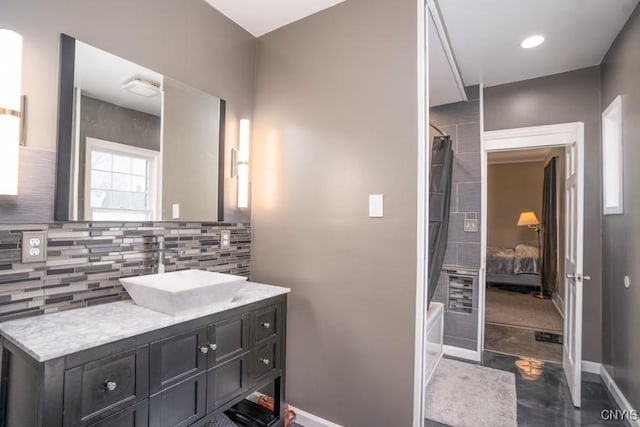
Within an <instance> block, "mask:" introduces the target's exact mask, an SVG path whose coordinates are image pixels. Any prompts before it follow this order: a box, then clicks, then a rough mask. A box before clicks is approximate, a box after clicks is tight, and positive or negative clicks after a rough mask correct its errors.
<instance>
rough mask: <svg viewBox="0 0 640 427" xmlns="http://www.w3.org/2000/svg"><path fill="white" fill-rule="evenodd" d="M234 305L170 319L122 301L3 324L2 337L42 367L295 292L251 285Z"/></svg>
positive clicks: (239, 295) (277, 287)
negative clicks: (123, 341) (41, 364)
mask: <svg viewBox="0 0 640 427" xmlns="http://www.w3.org/2000/svg"><path fill="white" fill-rule="evenodd" d="M246 283H247V286H246V287H245V288H244V289H243V290H242V291H241V292H240V294H238V296H236V297H235V298H234V299H233V301H231V302H230V303H228V304H225V305H216V306H212V307H210V308H208V309H205V310H201V311H197V312H192V313H189V314H185V315H182V316H170V315H168V314H164V313H160V312H158V311H153V310H149V309H147V308H144V307H141V306H139V305H136V304H134V303H133V301H131V300H128V301H120V302H114V303H107V304H101V305H96V306H92V307H86V308H78V309H75V310H69V311H62V312H59V313H52V314H44V315H41V316H34V317H26V318H22V319H16V320H10V321H7V322H3V323H0V334H2V335H3V336H4V337H5V338H6V339H8V340H9V341H11V342H12V343H13V344H15V345H16V346H18V347H19V348H20V349H21V350H23V351H24V352H26V353H27V354H29V355H30V356H31V357H33V358H34V359H35V360H37V361H39V362H45V361H47V360H51V359H55V358H57V357H62V356H66V355H68V354H72V353H76V352H78V351H82V350H86V349H88V348H92V347H97V346H99V345H103V344H108V343H111V342H115V341H119V340H121V339H125V338H130V337H133V336H136V335H140V334H144V333H146V332H151V331H154V330H157V329H162V328H165V327H168V326H172V325H176V324H178V323H182V322H186V321H189V320H193V319H197V318H199V317H204V316H207V315H211V314H215V313H220V312H222V311H225V310H229V309H232V308H236V307H241V306H243V305H247V304H252V303H254V302H258V301H262V300H265V299H269V298H273V297H276V296H278V295H283V294H287V293H289V292H291V290H290V289H289V288H283V287H280V286H271V285H264V284H261V283H254V282H246Z"/></svg>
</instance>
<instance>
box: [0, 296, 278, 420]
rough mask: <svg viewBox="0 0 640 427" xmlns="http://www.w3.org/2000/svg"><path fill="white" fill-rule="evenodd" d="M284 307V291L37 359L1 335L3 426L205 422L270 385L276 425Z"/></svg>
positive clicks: (0, 395)
mask: <svg viewBox="0 0 640 427" xmlns="http://www.w3.org/2000/svg"><path fill="white" fill-rule="evenodd" d="M285 310H286V295H282V296H278V297H275V298H271V299H268V300H264V301H260V302H257V303H253V304H250V305H246V306H242V307H238V308H235V309H232V310H228V311H225V312H220V313H216V314H213V315H209V316H205V317H201V318H197V319H194V320H190V321H187V322H184V323H179V324H176V325H172V326H170V327H167V328H162V329H157V330H154V331H151V332H148V333H145V334H143V335H138V336H134V337H130V338H127V339H124V340H120V341H117V342H114V343H110V344H106V345H102V346H99V347H95V348H91V349H87V350H83V351H81V352H77V353H73V354H69V355H67V356H64V357H60V358H57V359H53V360H48V361H46V362H42V363H38V362H37V361H35V360H34V359H32V358H31V357H30V356H28V355H27V354H26V353H24V352H23V351H22V350H20V349H19V348H18V347H17V346H15V345H14V344H13V343H12V342H10V341H9V340H6V339H4V340H3V342H2V386H1V387H0V397H1V399H2V400H1V403H2V414H1V415H2V418H1V420H0V421H1V423H0V424H1V425H2V426H10V427H12V426H17V427H27V426H43V427H44V426H46V427H49V426H51V427H53V426H56V427H57V426H64V427H71V426H95V427H97V426H100V427H106V426H109V427H116V426H117V427H134V426H135V427H142V426H153V427H156V426H157V427H170V426H171V427H173V426H179V427H183V426H192V425H195V426H204V425H206V424H207V422H208V421H210V420H212V419H214V418H215V417H216V416H218V415H219V414H220V413H222V412H223V411H225V410H227V409H229V408H230V407H232V406H233V405H236V404H237V403H239V402H241V401H242V400H243V399H244V398H246V397H247V396H248V395H249V394H251V393H253V392H254V391H258V390H260V389H263V388H264V387H266V386H272V387H273V390H275V396H274V397H275V400H276V410H275V411H274V412H275V413H274V414H273V415H274V418H273V419H274V422H273V423H272V424H271V425H274V426H281V425H283V415H284V414H283V408H284V405H283V400H284V376H285V333H286V330H285V329H286V313H285ZM105 321H107V320H105Z"/></svg>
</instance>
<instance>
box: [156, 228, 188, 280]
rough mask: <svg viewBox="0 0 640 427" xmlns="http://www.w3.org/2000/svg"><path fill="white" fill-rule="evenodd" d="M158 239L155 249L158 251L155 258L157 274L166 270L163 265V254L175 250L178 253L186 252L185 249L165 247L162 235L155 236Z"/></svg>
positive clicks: (164, 260)
mask: <svg viewBox="0 0 640 427" xmlns="http://www.w3.org/2000/svg"><path fill="white" fill-rule="evenodd" d="M157 239H158V249H157V250H156V252H157V253H158V254H157V256H156V259H157V260H158V268H157V270H158V274H160V273H164V272H166V267H165V262H166V259H165V254H166V253H167V252H169V251H171V252H175V253H177V254H178V255H184V254H186V253H187V251H185V250H184V249H179V250H176V249H167V247H166V245H165V241H164V236H157Z"/></svg>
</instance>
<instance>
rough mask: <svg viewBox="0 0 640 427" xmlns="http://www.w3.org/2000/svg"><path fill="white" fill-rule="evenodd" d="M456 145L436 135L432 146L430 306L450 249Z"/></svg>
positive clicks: (449, 139)
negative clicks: (452, 176)
mask: <svg viewBox="0 0 640 427" xmlns="http://www.w3.org/2000/svg"><path fill="white" fill-rule="evenodd" d="M452 167H453V149H452V142H451V138H450V137H449V136H436V137H435V138H434V140H433V147H432V149H431V169H430V179H429V274H428V280H429V282H428V283H429V286H428V294H427V307H428V304H429V303H430V302H431V299H432V298H433V295H434V294H435V292H436V286H437V285H438V278H439V277H440V271H441V270H442V263H443V262H444V254H445V252H446V251H447V235H448V231H449V207H450V204H451V172H452Z"/></svg>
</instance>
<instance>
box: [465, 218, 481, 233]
mask: <svg viewBox="0 0 640 427" xmlns="http://www.w3.org/2000/svg"><path fill="white" fill-rule="evenodd" d="M464 231H465V232H466V233H477V232H478V220H477V219H465V220H464Z"/></svg>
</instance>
